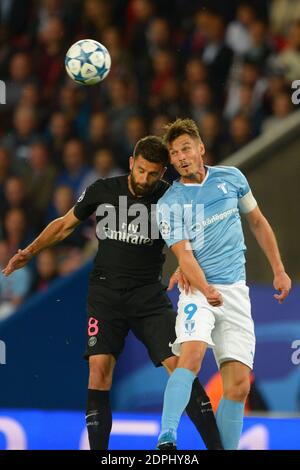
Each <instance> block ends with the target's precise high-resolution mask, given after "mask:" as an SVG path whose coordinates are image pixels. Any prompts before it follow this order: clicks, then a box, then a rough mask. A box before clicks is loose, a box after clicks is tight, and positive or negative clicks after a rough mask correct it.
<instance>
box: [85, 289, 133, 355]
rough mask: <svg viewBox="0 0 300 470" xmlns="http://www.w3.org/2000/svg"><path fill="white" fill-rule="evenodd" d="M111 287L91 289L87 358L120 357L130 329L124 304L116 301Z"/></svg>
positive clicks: (88, 306) (88, 308) (88, 307)
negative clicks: (96, 356) (100, 356)
mask: <svg viewBox="0 0 300 470" xmlns="http://www.w3.org/2000/svg"><path fill="white" fill-rule="evenodd" d="M115 297H116V294H115V293H114V291H111V290H109V289H103V288H102V290H101V289H97V290H96V292H94V291H93V290H90V292H89V296H88V302H87V304H88V305H87V310H88V317H87V348H86V352H85V358H86V359H87V358H89V357H91V356H95V355H112V356H113V357H114V359H115V360H117V359H118V357H119V355H120V353H121V352H122V350H123V347H124V344H125V338H126V336H127V334H128V331H129V325H128V321H127V319H126V315H125V312H124V306H123V305H121V303H120V304H119V303H116V300H115Z"/></svg>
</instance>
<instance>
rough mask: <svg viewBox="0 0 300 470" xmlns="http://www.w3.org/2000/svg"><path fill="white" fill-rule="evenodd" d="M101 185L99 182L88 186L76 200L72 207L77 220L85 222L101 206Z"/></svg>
mask: <svg viewBox="0 0 300 470" xmlns="http://www.w3.org/2000/svg"><path fill="white" fill-rule="evenodd" d="M102 193H103V185H102V183H101V180H98V181H96V182H95V183H93V184H91V185H90V186H88V187H87V188H86V189H85V190H84V191H83V193H82V194H81V196H80V197H79V198H78V200H77V202H76V204H75V206H74V215H75V217H77V219H79V220H85V219H87V218H88V217H89V216H90V215H92V214H93V213H94V212H95V210H96V209H97V207H98V205H99V204H101V196H102Z"/></svg>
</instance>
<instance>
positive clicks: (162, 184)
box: [155, 180, 171, 200]
mask: <svg viewBox="0 0 300 470" xmlns="http://www.w3.org/2000/svg"><path fill="white" fill-rule="evenodd" d="M170 187H171V186H170V184H169V183H168V182H167V181H165V180H160V181H159V182H158V184H157V187H156V189H155V195H156V197H157V199H158V200H159V199H160V198H161V197H163V196H164V195H165V194H166V192H167V191H168V190H169V188H170Z"/></svg>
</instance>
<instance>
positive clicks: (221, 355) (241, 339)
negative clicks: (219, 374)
mask: <svg viewBox="0 0 300 470" xmlns="http://www.w3.org/2000/svg"><path fill="white" fill-rule="evenodd" d="M218 288H219V290H220V292H221V293H222V295H223V299H224V304H223V306H222V308H221V309H220V312H221V313H220V314H218V315H217V321H216V325H215V328H214V331H213V333H212V339H213V342H214V345H215V346H214V355H215V358H216V362H217V364H218V366H219V367H220V365H221V364H223V363H225V362H228V361H237V362H239V363H242V364H244V365H245V366H248V368H250V369H252V368H253V359H254V353H255V334H254V325H253V320H252V317H251V306H250V299H249V295H248V287H247V286H245V285H237V286H228V287H227V286H223V287H221V286H220V287H218Z"/></svg>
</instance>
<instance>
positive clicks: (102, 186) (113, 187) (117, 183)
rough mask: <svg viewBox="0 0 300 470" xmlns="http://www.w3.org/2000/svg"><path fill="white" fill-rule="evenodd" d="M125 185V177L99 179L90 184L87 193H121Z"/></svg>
mask: <svg viewBox="0 0 300 470" xmlns="http://www.w3.org/2000/svg"><path fill="white" fill-rule="evenodd" d="M126 185H127V175H123V176H113V177H111V178H100V179H98V180H96V181H95V182H94V183H92V184H91V185H90V186H89V187H88V188H87V189H88V190H89V192H96V191H97V192H98V191H102V192H103V191H104V192H117V191H122V189H123V188H126Z"/></svg>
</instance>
